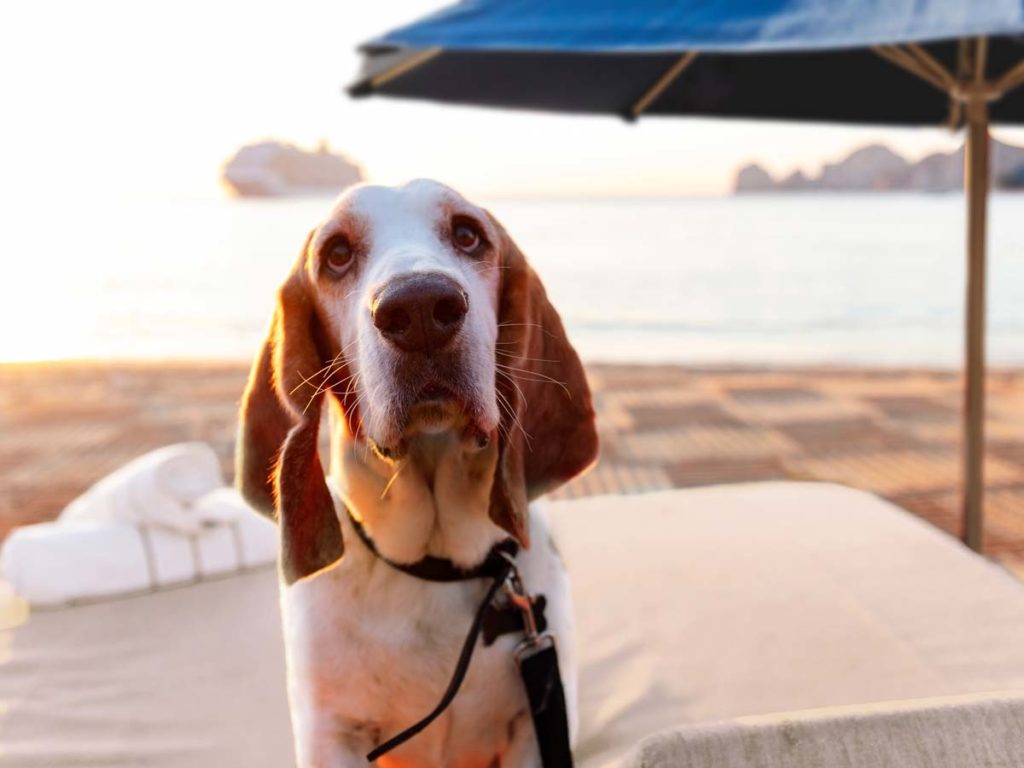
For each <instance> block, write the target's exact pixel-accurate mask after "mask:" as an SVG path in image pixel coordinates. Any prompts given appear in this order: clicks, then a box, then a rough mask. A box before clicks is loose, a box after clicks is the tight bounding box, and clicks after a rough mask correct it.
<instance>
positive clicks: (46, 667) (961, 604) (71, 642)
mask: <svg viewBox="0 0 1024 768" xmlns="http://www.w3.org/2000/svg"><path fill="white" fill-rule="evenodd" d="M549 509H550V516H551V519H552V526H553V530H554V531H555V534H556V538H557V542H558V546H559V548H560V550H561V552H562V554H563V557H564V559H565V561H566V563H567V566H568V567H569V569H570V572H571V574H572V578H573V588H574V592H575V603H576V613H577V624H578V634H579V636H578V646H579V657H580V659H581V668H580V696H581V714H582V728H581V738H580V742H579V744H578V748H577V765H579V766H581V768H603V767H604V766H612V765H619V764H622V763H625V764H627V765H645V766H652V767H654V766H662V765H664V766H668V765H674V766H675V765H678V766H687V765H692V766H705V765H707V766H712V765H713V766H715V768H720V767H724V768H731V767H732V766H744V767H746V766H772V767H773V766H776V765H778V766H782V765H786V766H794V767H800V766H805V765H807V766H809V765H840V766H846V765H849V766H865V768H866V767H867V766H876V765H896V764H899V765H901V766H907V767H908V768H916V767H917V766H922V767H923V766H926V765H927V766H939V768H945V766H948V767H949V768H953V767H954V766H956V768H962V767H963V766H967V768H970V766H972V765H1004V764H1006V763H1000V762H998V761H990V762H984V760H985V759H987V757H986V754H989V753H986V752H983V751H977V752H976V754H975V753H971V752H969V751H965V750H961V751H959V752H957V751H955V750H950V751H948V753H947V752H946V751H944V750H938V751H936V750H934V749H925V746H926V743H928V744H932V745H934V741H935V739H940V738H941V739H945V740H948V741H949V743H951V744H953V743H960V744H967V742H968V740H969V739H970V738H971V734H972V733H975V734H976V735H978V732H976V731H974V730H972V729H976V728H981V727H982V725H984V724H986V723H987V724H988V725H990V726H991V727H990V728H988V727H987V726H986V728H987V729H983V730H982V732H981V734H980V735H981V738H983V739H984V740H985V742H986V743H991V744H993V746H992V750H994V751H992V752H991V755H998V754H1004V753H1005V751H1006V749H1009V745H1011V744H1016V743H1017V741H1013V742H1009V741H1007V739H1009V738H1010V736H1009V735H1008V734H1011V733H1016V734H1017V737H1018V739H1019V734H1020V733H1021V726H1022V723H1024V719H1022V708H1021V707H1020V705H1019V704H1018V703H1011V704H1006V705H1003V704H993V703H992V702H994V701H1010V702H1016V699H1015V698H1014V696H1015V694H1014V693H1013V692H1012V691H1013V690H1014V689H1022V690H1024V586H1022V585H1021V584H1020V583H1019V582H1018V581H1016V580H1015V579H1014V578H1013V577H1011V576H1010V575H1009V574H1007V573H1006V572H1004V571H1003V570H1002V569H1000V568H999V567H998V566H995V565H993V564H992V563H990V562H988V561H986V560H984V559H982V558H980V557H977V556H975V555H973V554H971V553H970V552H969V551H967V550H966V549H965V548H964V547H963V546H962V545H960V544H959V543H958V542H956V541H955V540H953V539H951V538H949V537H948V536H945V535H944V534H942V533H940V532H938V531H937V530H935V529H933V528H931V527H929V526H928V525H927V524H925V523H923V522H921V521H919V520H917V519H916V518H914V517H912V516H910V515H909V514H907V513H905V512H903V511H901V510H899V509H897V508H895V507H893V506H892V505H890V504H887V503H885V502H882V501H880V500H878V499H877V498H875V497H872V496H870V495H868V494H865V493H861V492H858V491H853V490H850V489H846V488H841V487H838V486H832V485H822V484H802V483H772V484H752V485H745V486H722V487H716V488H704V489H696V490H687V491H672V492H665V493H658V494H652V495H645V496H632V497H601V498H590V499H582V500H579V501H571V502H560V503H557V504H551V505H549ZM12 605H13V604H12V603H10V602H8V603H7V604H6V608H7V611H8V613H9V614H10V613H12V612H11V608H12ZM8 621H9V622H10V623H13V624H18V625H17V626H15V627H14V628H13V629H11V630H8V631H6V632H3V633H2V637H0V649H3V652H4V655H3V656H2V657H0V661H2V665H0V681H2V682H0V686H2V691H0V698H2V700H3V701H4V704H5V707H6V709H4V710H2V711H0V745H2V749H0V766H19V767H20V766H40V767H42V766H45V767H46V768H62V767H63V766H71V765H74V766H120V765H131V766H147V767H148V766H155V767H159V768H164V767H167V768H170V767H171V766H218V767H221V766H223V767H224V768H233V767H234V766H239V768H241V767H242V766H245V767H246V768H262V767H263V766H266V768H271V766H273V768H280V767H281V766H286V765H291V764H292V762H291V760H292V758H291V752H290V744H289V742H290V734H289V726H288V718H287V706H286V702H285V691H284V670H283V661H282V645H281V630H280V626H279V618H278V608H277V597H276V585H275V574H274V573H273V572H272V571H270V570H264V571H258V572H254V573H249V574H246V575H244V576H236V577H230V578H226V579H224V580H222V581H212V582H208V583H203V584H199V585H196V586H189V587H182V588H179V589H172V590H168V591H164V592H160V593H157V594H153V595H148V596H139V597H132V598H128V599H123V600H120V601H114V602H109V603H102V604H97V605H88V606H79V607H74V608H68V609H62V610H54V611H42V612H37V613H35V614H33V615H32V616H30V617H29V618H28V620H27V621H25V622H22V623H18V617H17V616H16V615H9V616H8ZM992 691H1010V693H1003V694H999V695H983V696H980V697H968V698H966V699H959V700H957V701H955V702H954V703H952V704H949V703H941V702H938V701H937V700H936V701H933V702H929V701H923V702H922V701H920V700H921V699H930V698H934V697H949V696H962V695H964V694H988V693H990V692H992ZM907 699H913V700H918V701H915V703H914V704H913V705H912V706H913V708H916V709H922V711H927V712H932V711H934V710H936V708H937V709H938V710H941V714H940V716H939V717H938V719H927V718H926V719H924V720H920V719H917V716H916V715H914V716H913V717H911V718H910V720H908V719H907V716H905V715H900V716H896V715H893V714H892V713H890V712H889V711H888V710H886V709H885V707H883V708H882V709H881V710H879V709H877V705H875V704H872V703H873V702H888V701H893V700H907ZM837 706H838V707H845V709H843V710H841V711H838V714H835V713H836V712H837V711H836V710H833V713H834V717H832V719H829V718H830V716H827V715H826V716H824V718H822V717H816V716H806V715H797V716H782V717H779V718H778V719H779V724H777V725H776V724H773V721H772V720H771V719H768V720H763V721H757V722H760V723H761V724H760V725H758V724H757V722H753V723H752V722H751V721H748V720H741V721H739V722H737V721H736V718H748V717H750V716H772V717H778V716H773V715H772V713H779V712H788V711H793V710H806V709H813V708H820V707H837ZM993 707H995V709H993ZM894 708H895V710H896V711H897V714H898V713H899V711H902V710H900V706H895V707H894ZM916 709H915V711H916ZM986 713H988V714H986ZM993 713H995V714H993ZM805 721H809V722H810V723H811V724H810V725H807V724H806V722H805ZM910 721H913V722H910ZM783 723H790V724H788V725H785V724H783ZM792 723H798V724H797V725H792ZM915 723H917V724H918V725H915ZM1014 729H1016V731H1014ZM787 733H789V734H790V735H793V734H795V735H796V737H797V741H802V742H806V744H811V745H812V746H813V744H812V742H813V743H818V741H819V740H820V739H822V738H825V739H826V740H828V741H830V742H832V741H834V742H835V746H834V749H833V747H829V746H827V745H825V746H821V748H820V749H819V750H818V751H814V749H811V747H807V750H805V751H794V746H793V744H792V743H790V742H791V740H790V739H789V738H788V737H787V736H786V734H787ZM645 739H647V741H644V740H645ZM807 740H809V741H807ZM843 745H845V746H843ZM840 747H842V750H843V751H841V754H843V755H845V757H844V758H843V759H844V760H846V762H833V761H832V755H834V754H840V752H837V751H836V750H840ZM965 749H966V748H965ZM787 750H788V751H787ZM829 750H832V751H829ZM999 750H1003V751H1002V752H1000V751H999ZM947 754H948V759H946V758H945V757H943V755H947ZM893 756H898V757H899V758H900V759H899V761H898V762H892V760H894V759H895V758H894V757H893ZM883 757H884V760H883V759H882V758H883ZM837 759H838V758H837ZM885 760H889V761H890V762H885ZM942 760H945V762H941V761H942ZM937 761H939V762H937Z"/></svg>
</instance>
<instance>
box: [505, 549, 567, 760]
mask: <svg viewBox="0 0 1024 768" xmlns="http://www.w3.org/2000/svg"><path fill="white" fill-rule="evenodd" d="M501 555H502V557H504V558H505V561H506V562H507V563H508V565H509V570H508V576H507V577H506V578H505V583H504V585H503V591H504V594H505V596H506V597H507V598H508V600H509V601H510V602H511V603H512V605H514V606H515V607H516V608H518V609H519V612H520V613H522V614H523V641H522V642H521V643H520V644H519V645H518V646H517V647H516V650H515V653H514V655H515V659H516V664H517V666H518V667H519V676H520V677H521V678H522V680H523V685H524V686H525V688H526V698H527V699H528V700H529V702H530V717H531V719H532V720H533V730H534V733H536V735H537V746H538V747H539V749H540V758H541V765H543V766H544V768H572V766H573V761H572V748H571V746H570V744H569V717H568V708H567V707H566V701H565V690H564V689H563V687H562V677H561V675H560V674H559V671H558V651H557V649H556V648H555V639H554V638H553V637H552V636H551V635H549V634H547V633H544V634H540V633H539V632H538V631H537V619H536V617H535V616H534V615H533V604H534V601H535V600H536V598H534V597H533V596H532V595H530V593H529V592H527V591H526V587H525V586H524V584H523V580H522V577H521V576H520V575H519V569H518V568H517V567H516V561H515V558H514V557H512V556H511V555H509V554H508V553H507V552H502V553H501Z"/></svg>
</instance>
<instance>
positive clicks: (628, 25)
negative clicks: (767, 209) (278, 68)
mask: <svg viewBox="0 0 1024 768" xmlns="http://www.w3.org/2000/svg"><path fill="white" fill-rule="evenodd" d="M362 50H363V52H364V54H365V59H364V63H363V68H362V71H361V73H360V74H359V76H358V78H357V79H356V81H355V82H354V83H353V84H352V86H351V87H350V89H349V92H350V93H351V94H352V95H354V96H365V95H368V94H371V93H379V94H384V95H387V96H398V97H409V98H421V99H430V100H434V101H443V102H450V103H455V104H474V105H489V106H496V107H512V108H519V109H538V110H548V111H557V112H577V113H595V114H602V113H603V114H614V115H621V116H623V117H625V118H627V119H635V118H637V117H639V116H640V115H642V114H644V115H647V114H653V115H705V116H716V117H735V118H771V119H786V120H813V121H827V122H842V123H861V124H892V125H937V124H941V123H946V124H948V125H950V126H951V127H958V126H960V125H964V126H966V128H967V131H966V147H967V151H966V152H965V156H964V163H965V169H964V170H965V173H964V184H965V191H966V194H967V201H968V217H967V224H968V226H967V254H968V259H967V264H968V268H967V301H966V323H965V327H966V345H965V350H966V354H965V374H966V376H965V392H964V492H963V520H964V529H963V538H964V541H965V542H966V543H967V544H968V545H969V546H971V547H972V548H974V549H978V550H980V549H981V546H982V533H983V527H982V495H983V488H984V481H983V455H984V397H985V386H984V370H985V346H984V327H985V227H986V218H987V213H986V206H987V197H988V186H989V183H990V168H989V143H990V142H989V132H988V126H989V121H990V120H995V121H997V122H1003V123H1022V122H1024V89H1021V88H1019V86H1021V85H1022V84H1024V0H984V1H983V2H982V1H981V0H631V1H630V2H628V3H626V2H616V0H465V2H461V3H459V4H457V5H454V6H451V7H450V8H446V9H443V10H441V11H439V12H437V13H435V14H433V15H431V16H428V17H426V18H424V19H422V20H420V21H418V22H415V23H413V24H411V25H408V26H406V27H402V28H400V29H396V30H394V31H392V32H389V33H387V34H385V35H383V36H381V37H379V38H377V39H375V40H372V41H370V42H369V43H367V44H365V45H364V46H363V48H362Z"/></svg>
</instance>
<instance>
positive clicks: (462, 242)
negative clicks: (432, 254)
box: [452, 219, 483, 254]
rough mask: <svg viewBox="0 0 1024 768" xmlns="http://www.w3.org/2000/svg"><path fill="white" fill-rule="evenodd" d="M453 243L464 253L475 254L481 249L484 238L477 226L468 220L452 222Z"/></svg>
mask: <svg viewBox="0 0 1024 768" xmlns="http://www.w3.org/2000/svg"><path fill="white" fill-rule="evenodd" d="M452 242H453V243H455V247H456V248H458V249H459V250H460V251H462V252H463V253H469V254H473V253H476V251H477V249H479V248H480V245H481V243H482V242H483V238H482V237H481V236H480V230H479V229H478V228H477V226H476V224H474V223H473V222H471V221H468V220H466V219H456V220H455V221H453V222H452Z"/></svg>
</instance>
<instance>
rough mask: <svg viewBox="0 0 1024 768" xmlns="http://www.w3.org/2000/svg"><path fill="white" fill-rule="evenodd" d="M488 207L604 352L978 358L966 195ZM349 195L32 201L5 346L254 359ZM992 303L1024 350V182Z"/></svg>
mask: <svg viewBox="0 0 1024 768" xmlns="http://www.w3.org/2000/svg"><path fill="white" fill-rule="evenodd" d="M66 202H70V201H66ZM484 202H485V203H486V204H487V205H488V207H489V208H490V209H491V210H492V211H493V212H494V213H495V214H496V215H497V216H498V217H499V218H500V219H501V220H502V221H503V222H504V224H505V225H506V227H507V228H508V230H509V231H510V232H511V234H512V236H513V237H514V238H515V239H516V240H517V241H518V243H519V245H520V246H521V247H522V249H523V251H524V252H525V253H526V254H527V256H528V258H529V259H530V260H531V261H532V263H533V265H534V267H535V269H536V270H537V272H538V273H539V274H540V276H541V277H542V279H543V280H544V282H545V284H546V285H547V288H548V292H549V295H550V296H551V298H552V300H553V302H554V303H555V305H556V307H557V308H558V310H559V311H560V313H561V315H562V317H563V319H564V321H565V324H566V326H567V328H568V330H569V333H570V336H571V338H572V340H573V342H574V344H575V345H576V347H577V348H578V349H579V351H580V353H581V355H582V356H583V357H584V359H586V360H590V361H636V362H672V363H683V364H765V363H768V364H873V365H896V366H903V365H928V366H956V365H958V364H959V362H960V360H961V357H962V346H963V341H962V339H963V304H964V291H965V282H964V277H965V255H964V242H965V233H964V226H965V224H964V221H965V212H964V203H963V199H962V197H961V196H959V195H955V194H951V195H924V194H881V193H878V194H860V195H854V194H836V193H832V194H821V193H819V194H777V195H761V196H741V197H722V198H681V199H656V200H652V199H624V200H541V199H529V200H524V199H516V200H510V199H505V200H491V201H484ZM329 205H330V200H329V199H320V198H303V199H287V200H226V199H225V200H220V199H215V200H177V201H145V202H143V201H133V202H125V201H123V200H118V201H113V200H112V201H103V200H92V201H80V200H79V201H75V204H74V207H72V208H68V207H67V206H60V205H47V206H32V205H30V204H26V207H25V211H26V213H25V215H24V216H21V217H19V220H17V221H8V222H5V223H4V224H2V225H0V254H2V259H3V270H2V273H0V329H2V330H0V360H30V359H50V358H67V357H72V358H119V359H123V358H147V359H166V358H202V359H227V360H242V359H247V358H249V357H251V355H252V354H253V352H254V351H255V350H256V348H257V346H258V345H259V343H260V341H261V339H262V338H263V334H264V331H265V328H266V325H267V321H268V319H269V316H270V312H271V310H272V306H273V301H274V292H275V289H276V287H277V286H278V284H279V283H280V282H281V280H282V278H283V277H284V276H285V275H286V274H287V272H288V270H289V269H290V267H291V265H292V263H293V262H294V260H295V258H296V257H297V255H298V253H299V249H300V248H301V246H302V244H303V241H304V239H305V236H306V234H307V232H308V231H309V229H310V228H311V227H312V226H314V225H315V224H316V223H317V221H318V220H319V219H320V217H321V216H322V215H323V214H324V213H325V211H326V210H327V209H328V207H329ZM988 299H989V302H988V304H989V306H988V320H989V323H988V327H989V343H988V350H989V358H990V360H991V361H992V362H993V363H995V364H1004V365H1020V364H1024V194H1018V195H1015V194H1009V193H1006V194H995V195H994V196H993V198H992V201H991V210H990V258H989V291H988Z"/></svg>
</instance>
